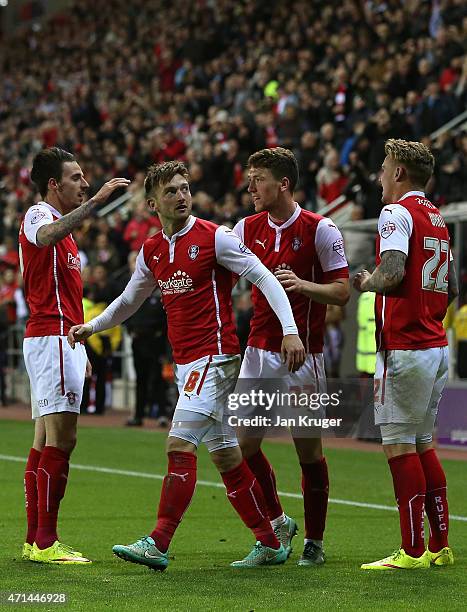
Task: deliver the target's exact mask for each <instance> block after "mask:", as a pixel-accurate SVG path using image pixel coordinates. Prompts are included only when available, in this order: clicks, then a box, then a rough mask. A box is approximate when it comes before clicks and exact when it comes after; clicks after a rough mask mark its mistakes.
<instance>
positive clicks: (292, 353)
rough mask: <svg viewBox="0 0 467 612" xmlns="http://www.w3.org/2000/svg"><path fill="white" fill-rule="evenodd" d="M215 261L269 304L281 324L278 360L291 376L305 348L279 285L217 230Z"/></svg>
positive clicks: (241, 246) (232, 237)
mask: <svg viewBox="0 0 467 612" xmlns="http://www.w3.org/2000/svg"><path fill="white" fill-rule="evenodd" d="M216 258H217V261H218V262H219V263H220V264H221V265H222V266H224V267H225V268H227V269H228V270H230V271H231V272H233V273H234V274H238V275H239V276H244V277H245V278H246V279H247V280H249V281H250V282H251V283H253V284H254V285H256V286H257V287H258V289H259V290H260V291H262V293H263V294H264V297H265V298H266V299H267V301H268V302H269V305H270V306H271V309H272V310H273V311H274V312H275V314H276V316H277V318H278V319H279V321H280V322H281V325H282V331H283V334H284V340H283V343H282V351H281V353H282V357H283V360H284V362H286V363H287V366H288V369H289V371H291V372H295V371H296V370H298V369H299V368H300V367H301V366H302V365H303V363H304V362H305V348H304V346H303V344H302V341H301V340H300V337H299V335H298V329H297V325H296V323H295V319H294V317H293V313H292V308H291V306H290V302H289V300H288V298H287V295H286V293H285V291H284V289H283V288H282V286H281V284H280V283H279V281H278V280H277V279H276V278H275V277H274V274H272V273H271V272H270V271H269V270H268V269H267V268H266V266H264V265H263V264H262V263H261V262H260V260H259V259H258V258H257V257H256V255H254V254H253V253H252V252H251V251H250V250H249V249H248V248H247V247H246V246H245V245H244V244H243V242H241V241H240V239H239V238H238V236H236V235H235V234H234V233H233V232H232V231H231V230H228V229H227V228H225V227H219V228H218V230H217V232H216Z"/></svg>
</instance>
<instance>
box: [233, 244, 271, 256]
mask: <svg viewBox="0 0 467 612" xmlns="http://www.w3.org/2000/svg"><path fill="white" fill-rule="evenodd" d="M256 242H258V241H256ZM265 242H266V241H265ZM238 248H239V249H240V253H243V254H244V255H253V253H252V252H251V251H250V249H249V248H248V247H247V246H246V244H244V243H243V242H240V244H239V245H238ZM263 248H265V247H263Z"/></svg>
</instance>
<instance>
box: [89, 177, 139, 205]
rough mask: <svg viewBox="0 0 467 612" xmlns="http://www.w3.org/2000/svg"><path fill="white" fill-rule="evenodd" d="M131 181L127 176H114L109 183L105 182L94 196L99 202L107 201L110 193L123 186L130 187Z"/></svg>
mask: <svg viewBox="0 0 467 612" xmlns="http://www.w3.org/2000/svg"><path fill="white" fill-rule="evenodd" d="M130 183H131V181H130V180H129V179H126V178H113V179H111V180H110V181H107V183H104V184H103V185H102V187H101V188H100V189H99V191H98V192H97V193H96V195H95V196H93V197H92V199H93V200H96V201H97V202H105V201H106V200H107V198H108V197H109V195H111V194H112V193H113V192H114V191H115V190H116V189H120V188H121V187H128V185H129V184H130Z"/></svg>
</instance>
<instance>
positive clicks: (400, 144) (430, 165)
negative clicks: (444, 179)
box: [384, 138, 435, 187]
mask: <svg viewBox="0 0 467 612" xmlns="http://www.w3.org/2000/svg"><path fill="white" fill-rule="evenodd" d="M384 152H385V153H386V155H387V156H388V157H389V158H390V159H392V160H393V161H395V162H396V163H400V164H402V165H403V166H405V168H406V170H407V174H408V177H409V179H410V180H411V181H412V182H413V183H414V184H415V185H417V186H420V187H425V185H426V184H427V183H428V181H429V180H430V178H431V175H432V174H433V170H434V167H435V158H434V157H433V154H432V152H431V151H430V149H429V148H428V147H427V146H426V145H424V144H422V143H421V142H414V141H410V140H401V139H396V138H390V139H389V140H386V143H385V145H384Z"/></svg>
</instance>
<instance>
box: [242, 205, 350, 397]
mask: <svg viewBox="0 0 467 612" xmlns="http://www.w3.org/2000/svg"><path fill="white" fill-rule="evenodd" d="M234 232H235V233H236V234H237V235H238V236H239V237H240V239H241V240H242V241H243V242H244V243H245V244H246V246H247V247H248V248H250V249H251V250H252V251H253V253H255V254H256V255H258V257H259V258H260V259H261V261H262V262H263V263H264V265H265V266H266V267H267V268H269V269H270V270H271V271H274V270H275V269H276V268H278V267H279V266H280V265H281V264H286V265H287V266H288V267H290V268H291V269H292V270H293V272H294V273H295V274H296V275H297V276H298V277H299V278H301V279H303V280H307V281H312V282H315V283H329V282H332V281H333V280H336V279H338V278H348V276H349V272H348V267H347V260H346V257H345V252H344V241H343V239H342V234H341V233H340V231H339V230H338V228H337V227H336V226H335V225H334V223H333V222H332V221H331V220H330V219H328V218H326V217H322V216H321V215H317V214H315V213H312V212H309V211H307V210H303V209H302V208H301V207H300V206H299V205H298V204H297V205H296V209H295V212H294V213H293V215H292V216H291V217H290V219H288V220H287V221H286V222H285V223H283V224H281V225H277V224H276V223H274V222H273V220H272V219H271V217H270V216H269V214H268V213H267V212H261V213H259V214H256V215H252V216H251V217H247V218H246V219H243V220H242V221H240V222H239V223H237V225H236V226H235V228H234ZM288 297H289V299H290V304H291V306H292V311H293V314H294V318H295V321H296V323H297V327H298V331H299V334H300V338H301V340H302V342H303V344H304V346H305V349H306V351H307V353H309V355H308V357H307V361H306V363H305V365H304V366H303V367H302V368H300V369H299V370H298V371H297V372H295V373H294V374H290V373H289V372H288V371H287V369H286V368H284V366H283V364H282V363H281V358H280V349H281V341H282V334H281V329H280V326H279V325H278V322H277V318H276V316H275V314H274V312H273V310H272V309H271V307H270V306H269V304H268V302H267V301H266V300H265V299H264V296H263V295H262V294H261V293H260V292H259V291H258V290H257V288H256V287H253V290H252V301H253V306H254V309H253V318H252V320H251V330H250V336H249V338H248V347H247V350H246V353H245V359H244V361H243V364H242V368H241V372H240V378H252V379H253V378H279V377H280V378H282V377H285V378H286V379H289V382H290V384H291V385H296V384H302V385H309V384H310V374H311V375H312V378H313V379H314V380H315V382H316V384H318V381H320V380H322V379H323V381H324V360H323V336H324V319H325V316H326V305H325V304H318V303H317V302H314V301H313V300H312V299H311V298H308V297H306V296H304V295H300V294H298V293H289V294H288ZM320 390H322V391H324V389H320Z"/></svg>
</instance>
